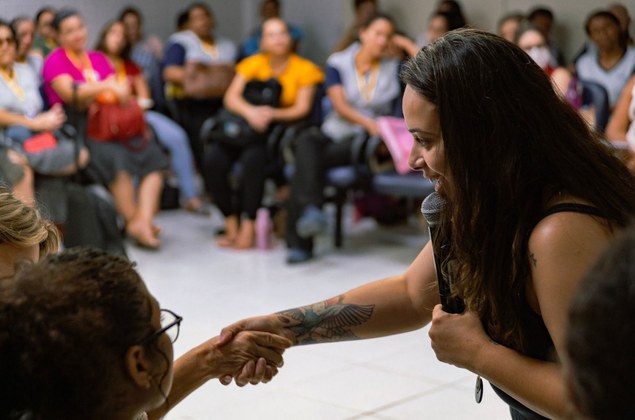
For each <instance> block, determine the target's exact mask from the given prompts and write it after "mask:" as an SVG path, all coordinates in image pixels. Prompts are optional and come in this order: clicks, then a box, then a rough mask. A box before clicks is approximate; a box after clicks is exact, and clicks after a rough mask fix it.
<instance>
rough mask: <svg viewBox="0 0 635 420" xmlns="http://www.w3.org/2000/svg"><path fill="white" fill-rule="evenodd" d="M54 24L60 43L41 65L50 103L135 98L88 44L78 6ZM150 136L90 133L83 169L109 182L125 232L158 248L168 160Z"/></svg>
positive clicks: (83, 104) (83, 105)
mask: <svg viewBox="0 0 635 420" xmlns="http://www.w3.org/2000/svg"><path fill="white" fill-rule="evenodd" d="M53 25H54V28H55V30H56V32H57V33H58V36H59V42H60V48H58V49H56V50H55V51H53V52H52V53H51V54H50V55H49V56H48V57H47V58H46V60H45V62H44V69H43V80H44V92H45V94H46V96H47V98H48V101H49V103H50V104H51V105H52V106H55V105H56V104H61V105H64V106H66V107H68V108H69V109H72V110H73V111H78V110H83V111H85V110H87V109H88V107H89V106H91V105H93V103H96V104H127V103H128V101H130V100H133V99H131V95H130V87H129V85H128V84H125V83H123V84H122V83H119V82H118V81H117V74H116V72H115V70H114V68H113V66H112V65H111V64H110V62H109V61H108V58H107V57H106V56H105V55H104V54H103V53H101V52H98V51H87V50H86V42H87V40H88V30H87V28H86V25H85V23H84V19H83V18H82V17H81V15H80V14H79V12H78V11H77V10H74V9H61V10H59V11H58V12H57V13H56V15H55V19H54V21H53ZM149 140H150V139H149V138H148V137H146V136H141V137H138V138H134V139H131V140H130V141H126V142H125V143H124V142H122V141H121V139H118V138H116V137H114V138H112V139H108V140H107V141H103V140H102V141H98V140H96V139H90V138H88V139H86V145H87V147H88V150H89V151H90V156H91V159H90V163H89V164H88V166H87V167H86V170H85V172H86V174H87V176H88V177H89V178H90V179H91V181H93V182H96V183H98V184H103V185H105V186H107V187H108V189H109V190H110V192H111V193H112V195H113V198H114V202H115V206H116V207H117V211H118V212H119V214H120V215H121V216H122V217H123V219H124V221H125V224H126V227H125V231H126V233H127V235H128V236H129V237H130V238H132V239H134V240H135V242H136V243H137V244H138V245H140V246H144V247H148V248H153V249H156V248H158V247H159V246H160V245H161V241H160V240H159V237H158V234H159V232H160V229H159V228H158V227H157V226H155V225H154V216H155V214H156V212H157V211H158V206H159V197H160V194H161V189H162V186H163V175H162V174H161V171H162V170H163V169H165V167H166V163H167V162H166V159H165V157H164V155H163V152H162V151H161V150H160V149H159V147H158V145H157V144H156V143H155V142H154V141H149ZM137 180H138V184H137V188H135V181H137Z"/></svg>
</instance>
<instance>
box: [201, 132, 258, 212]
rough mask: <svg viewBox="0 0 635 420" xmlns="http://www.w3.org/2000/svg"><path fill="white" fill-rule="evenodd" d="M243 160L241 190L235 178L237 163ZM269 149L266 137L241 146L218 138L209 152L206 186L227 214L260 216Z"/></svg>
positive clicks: (241, 165)
mask: <svg viewBox="0 0 635 420" xmlns="http://www.w3.org/2000/svg"><path fill="white" fill-rule="evenodd" d="M236 162H238V163H239V164H240V168H239V171H240V176H239V186H238V190H236V189H235V188H234V186H233V185H232V182H231V176H232V171H233V170H234V164H235V163H236ZM266 164H267V150H266V146H265V143H264V141H263V142H254V143H252V144H249V145H246V146H243V147H238V146H232V145H230V144H228V143H222V142H215V143H214V144H213V145H211V146H210V147H208V149H207V150H206V153H205V162H204V169H203V176H204V178H205V186H206V187H207V190H208V192H209V193H210V195H211V196H212V199H213V200H214V203H216V205H217V206H218V208H219V209H220V211H221V212H222V213H223V215H225V217H227V216H239V217H240V216H241V215H242V213H245V214H246V216H247V218H249V219H251V220H255V219H256V212H257V211H258V208H259V207H260V205H261V202H262V196H263V193H264V186H265V177H266V170H265V169H266Z"/></svg>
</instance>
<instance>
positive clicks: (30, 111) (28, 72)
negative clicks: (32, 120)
mask: <svg viewBox="0 0 635 420" xmlns="http://www.w3.org/2000/svg"><path fill="white" fill-rule="evenodd" d="M13 71H14V72H15V76H14V77H15V80H16V82H17V84H18V86H19V87H20V90H21V91H22V92H23V93H24V97H21V96H20V95H19V94H18V93H17V92H16V91H15V90H14V89H12V88H11V87H10V85H9V84H8V83H7V81H6V80H5V79H4V77H0V108H1V109H4V110H6V111H9V112H13V113H16V114H20V115H26V116H27V117H34V116H36V115H37V114H39V113H40V112H41V111H42V107H43V103H42V96H41V95H40V91H39V79H38V77H37V75H36V74H35V72H34V71H33V69H32V68H31V67H30V66H29V65H27V64H14V65H13Z"/></svg>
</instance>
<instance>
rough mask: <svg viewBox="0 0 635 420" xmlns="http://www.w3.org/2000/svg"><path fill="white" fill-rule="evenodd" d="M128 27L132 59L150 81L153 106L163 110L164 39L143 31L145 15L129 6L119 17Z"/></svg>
mask: <svg viewBox="0 0 635 420" xmlns="http://www.w3.org/2000/svg"><path fill="white" fill-rule="evenodd" d="M118 20H120V21H122V22H123V24H124V25H125V28H126V39H127V40H128V43H129V44H130V59H131V60H132V61H134V62H135V63H136V64H137V65H138V66H139V67H141V69H142V70H143V76H144V78H145V80H146V81H147V82H148V86H149V87H150V93H151V95H152V100H153V101H154V105H153V108H154V109H157V110H163V109H164V107H165V96H164V92H163V78H162V77H161V61H162V60H163V41H161V39H160V38H159V37H158V36H156V35H149V36H146V34H145V33H144V31H143V16H142V15H141V12H140V11H139V9H137V8H136V7H134V6H128V7H126V8H124V9H123V10H122V11H121V12H120V13H119V19H118Z"/></svg>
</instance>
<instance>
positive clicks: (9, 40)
mask: <svg viewBox="0 0 635 420" xmlns="http://www.w3.org/2000/svg"><path fill="white" fill-rule="evenodd" d="M5 45H9V46H11V45H15V39H14V38H13V37H12V36H11V37H8V38H0V48H1V47H4V46H5Z"/></svg>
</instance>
